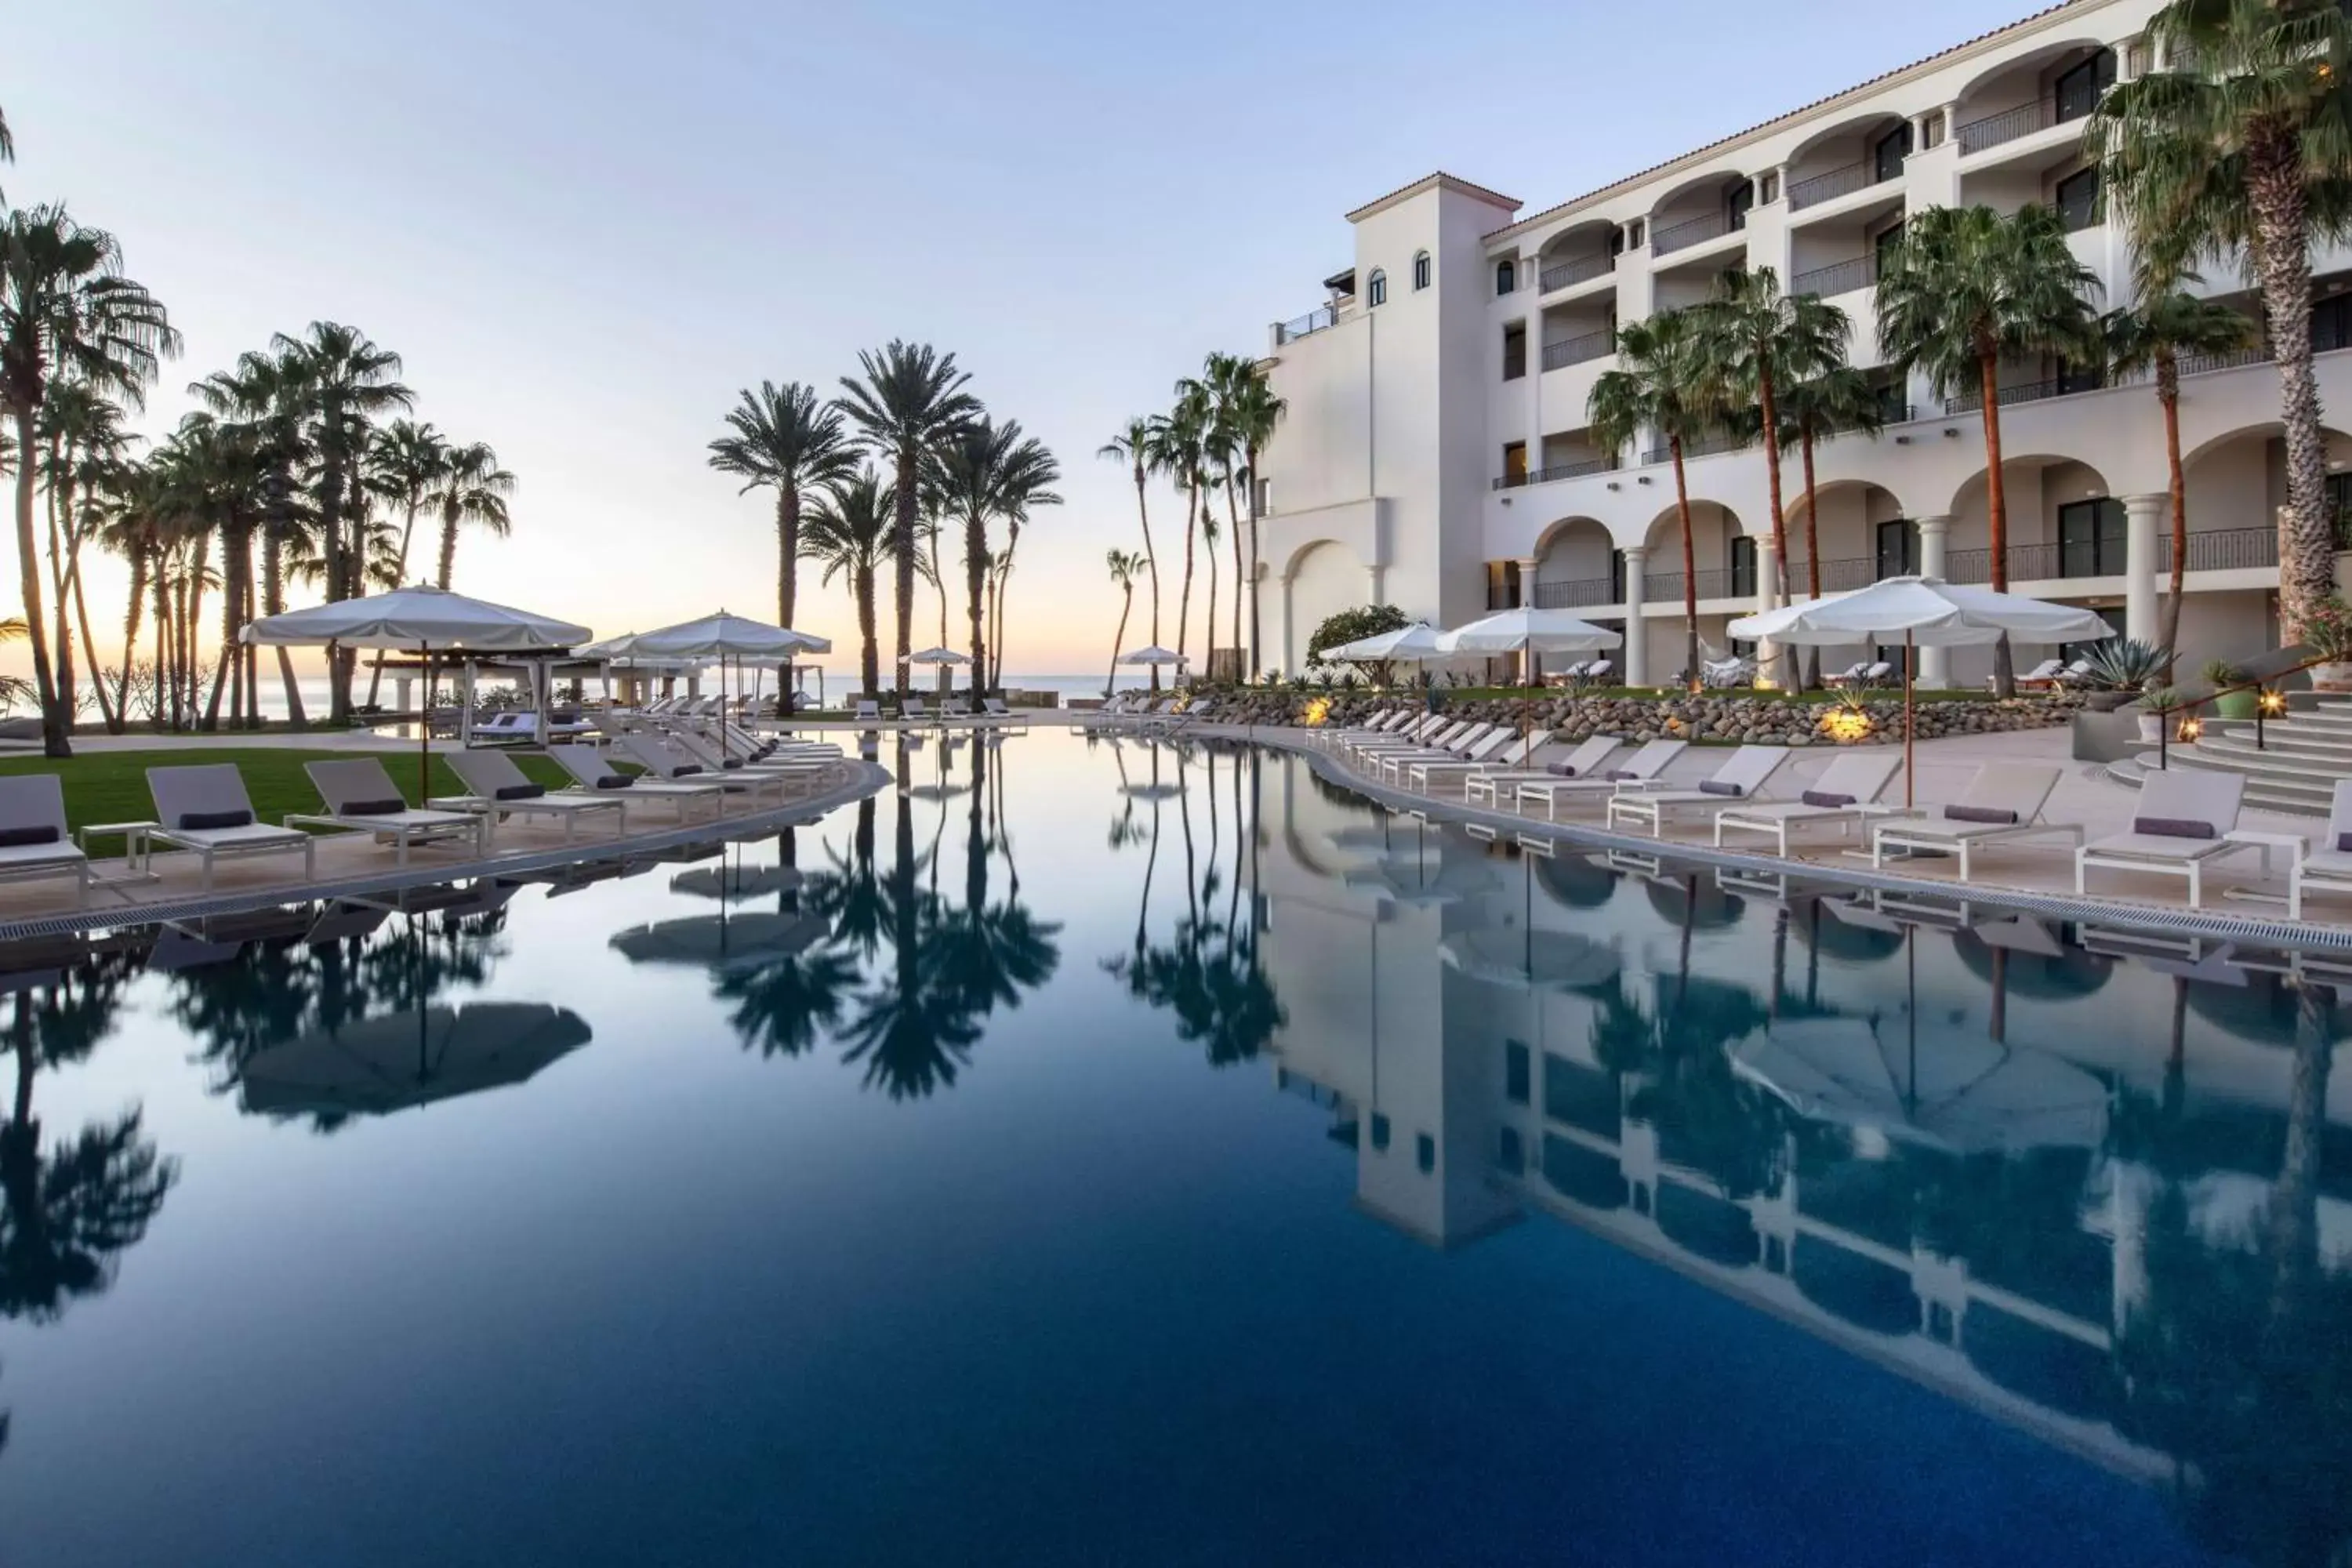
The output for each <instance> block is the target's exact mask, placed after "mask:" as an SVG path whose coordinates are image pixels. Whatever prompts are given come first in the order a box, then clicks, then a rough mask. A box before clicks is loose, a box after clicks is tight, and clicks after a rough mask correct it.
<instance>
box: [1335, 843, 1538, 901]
mask: <svg viewBox="0 0 2352 1568" xmlns="http://www.w3.org/2000/svg"><path fill="white" fill-rule="evenodd" d="M1341 880H1342V881H1344V882H1345V883H1346V884H1347V885H1348V886H1349V887H1350V888H1354V889H1359V890H1360V891H1364V892H1370V893H1376V894H1378V895H1379V896H1380V897H1381V898H1384V899H1387V900H1391V901H1392V902H1395V903H1400V904H1450V903H1453V902H1454V901H1455V900H1458V899H1466V898H1468V897H1469V896H1470V895H1471V894H1473V893H1485V892H1491V891H1493V890H1494V889H1496V888H1498V887H1500V886H1501V885H1502V884H1501V881H1500V879H1498V878H1496V875H1495V873H1494V872H1493V871H1491V870H1489V869H1488V868H1486V865H1485V864H1483V863H1482V862H1478V861H1474V860H1465V859H1462V858H1454V859H1447V858H1445V857H1444V856H1442V855H1441V856H1439V857H1437V858H1435V859H1433V860H1428V861H1424V860H1422V859H1421V858H1418V857H1415V856H1411V855H1402V854H1399V855H1391V856H1388V857H1387V858H1383V859H1381V860H1380V861H1377V862H1375V863H1374V864H1372V865H1370V866H1357V867H1352V868H1349V870H1348V872H1347V873H1346V875H1345V876H1344V877H1342V878H1341Z"/></svg>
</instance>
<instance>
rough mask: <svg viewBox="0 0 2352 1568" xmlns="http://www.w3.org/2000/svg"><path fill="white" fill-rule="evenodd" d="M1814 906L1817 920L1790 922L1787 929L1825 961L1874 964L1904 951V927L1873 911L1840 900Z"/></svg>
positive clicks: (1823, 902) (1827, 901) (1825, 901)
mask: <svg viewBox="0 0 2352 1568" xmlns="http://www.w3.org/2000/svg"><path fill="white" fill-rule="evenodd" d="M1814 907H1815V908H1816V909H1818V910H1820V911H1821V918H1820V919H1819V920H1801V921H1790V922H1789V929H1790V931H1791V932H1792V933H1794V934H1795V936H1796V938H1797V940H1798V941H1799V942H1810V943H1811V944H1812V948H1813V951H1814V952H1818V953H1820V954H1821V955H1822V957H1824V958H1843V959H1845V960H1847V961H1849V962H1851V963H1878V962H1880V961H1881V960H1883V959H1889V958H1892V957H1894V956H1895V954H1896V953H1898V952H1902V951H1903V928H1902V927H1901V926H1899V925H1896V924H1895V922H1894V921H1890V920H1888V919H1887V918H1886V917H1885V916H1884V915H1882V914H1879V913H1877V912H1876V911H1875V910H1865V909H1863V908H1862V907H1860V906H1859V905H1856V904H1850V903H1847V902H1846V901H1844V900H1842V899H1823V900H1820V902H1819V903H1818V904H1816V905H1815V906H1814Z"/></svg>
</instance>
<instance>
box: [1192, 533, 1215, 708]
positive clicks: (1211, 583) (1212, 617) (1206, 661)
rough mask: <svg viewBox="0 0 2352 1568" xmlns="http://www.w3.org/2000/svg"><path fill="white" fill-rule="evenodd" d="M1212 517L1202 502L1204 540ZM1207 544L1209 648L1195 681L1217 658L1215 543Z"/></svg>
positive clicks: (1206, 671) (1205, 672) (1206, 617)
mask: <svg viewBox="0 0 2352 1568" xmlns="http://www.w3.org/2000/svg"><path fill="white" fill-rule="evenodd" d="M1214 515H1215V514H1214V513H1213V512H1211V511H1210V510H1209V508H1208V505H1207V503H1206V502H1203V503H1202V507H1201V521H1202V530H1201V532H1202V537H1203V538H1204V539H1205V538H1206V537H1207V534H1208V528H1207V526H1206V525H1207V524H1208V523H1209V521H1211V520H1212V518H1213V516H1214ZM1207 542H1208V546H1209V613H1208V615H1207V616H1205V617H1204V620H1205V622H1206V625H1207V627H1208V644H1209V648H1208V656H1207V658H1204V659H1203V660H1202V666H1201V669H1200V672H1199V674H1198V675H1196V676H1195V677H1194V679H1196V680H1198V679H1203V678H1205V677H1206V676H1207V675H1208V673H1209V667H1210V666H1211V665H1213V664H1214V663H1215V662H1216V658H1217V542H1216V541H1215V540H1213V539H1208V540H1207Z"/></svg>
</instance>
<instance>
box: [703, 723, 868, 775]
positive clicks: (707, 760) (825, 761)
mask: <svg viewBox="0 0 2352 1568" xmlns="http://www.w3.org/2000/svg"><path fill="white" fill-rule="evenodd" d="M668 740H669V741H670V742H671V743H672V744H673V745H674V746H675V747H677V748H678V749H679V750H682V751H685V752H690V753H691V757H690V759H689V760H691V761H693V762H697V763H701V764H702V765H703V766H704V767H705V768H709V769H713V770H715V771H717V772H719V773H725V774H727V775H729V776H730V777H732V776H734V775H735V774H737V773H768V774H773V775H779V776H782V775H791V776H795V777H799V776H805V775H806V774H809V773H823V772H824V770H825V769H827V768H830V767H832V766H833V765H834V764H835V763H838V762H839V761H841V750H840V748H839V747H837V746H816V745H810V744H806V743H795V744H793V745H791V746H781V745H780V746H772V747H766V748H762V747H759V746H748V747H747V746H745V745H743V744H742V743H741V742H740V741H739V742H735V743H733V744H732V745H730V746H729V747H728V748H726V749H725V750H723V751H722V750H721V749H720V747H719V744H718V742H714V741H712V740H711V739H710V737H709V736H708V735H699V734H697V733H695V732H694V731H690V730H680V731H676V732H675V733H673V734H671V735H670V736H669V737H668Z"/></svg>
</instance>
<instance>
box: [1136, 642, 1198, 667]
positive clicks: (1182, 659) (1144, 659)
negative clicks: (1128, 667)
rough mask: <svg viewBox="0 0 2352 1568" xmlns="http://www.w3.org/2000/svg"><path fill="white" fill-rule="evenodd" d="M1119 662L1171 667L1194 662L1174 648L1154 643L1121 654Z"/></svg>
mask: <svg viewBox="0 0 2352 1568" xmlns="http://www.w3.org/2000/svg"><path fill="white" fill-rule="evenodd" d="M1118 662H1119V663H1121V664H1157V665H1170V664H1190V663H1191V662H1192V660H1191V659H1190V658H1187V657H1186V656H1185V655H1183V654H1181V653H1178V652H1177V651H1176V650H1175V649H1174V648H1172V647H1160V645H1159V644H1158V643H1153V644H1152V645H1151V646H1150V647H1139V648H1137V649H1136V650H1135V651H1134V652H1133V653H1123V654H1120V655H1119V656H1118Z"/></svg>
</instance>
